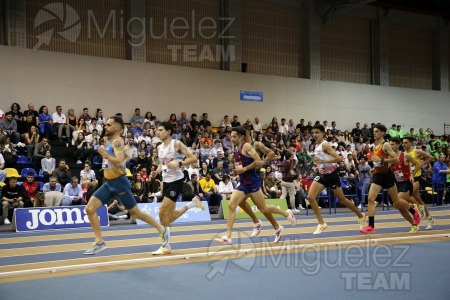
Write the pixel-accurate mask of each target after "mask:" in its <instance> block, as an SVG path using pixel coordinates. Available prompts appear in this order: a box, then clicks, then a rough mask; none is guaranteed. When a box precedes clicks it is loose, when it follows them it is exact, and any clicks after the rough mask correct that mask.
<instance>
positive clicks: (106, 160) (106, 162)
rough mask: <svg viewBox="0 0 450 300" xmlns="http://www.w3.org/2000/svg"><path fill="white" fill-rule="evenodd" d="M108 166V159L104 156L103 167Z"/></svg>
mask: <svg viewBox="0 0 450 300" xmlns="http://www.w3.org/2000/svg"><path fill="white" fill-rule="evenodd" d="M107 168H108V159H106V158H103V160H102V169H107Z"/></svg>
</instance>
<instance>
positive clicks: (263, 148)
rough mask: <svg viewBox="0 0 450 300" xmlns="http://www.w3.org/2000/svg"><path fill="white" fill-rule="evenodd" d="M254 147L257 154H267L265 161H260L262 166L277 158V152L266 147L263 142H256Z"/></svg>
mask: <svg viewBox="0 0 450 300" xmlns="http://www.w3.org/2000/svg"><path fill="white" fill-rule="evenodd" d="M254 147H255V150H256V152H260V153H264V154H265V157H264V160H260V162H261V165H263V164H264V163H268V162H270V161H271V160H272V159H273V158H274V157H275V152H273V151H272V150H270V149H269V148H267V147H266V146H264V144H263V143H261V142H255V144H254ZM261 165H259V166H257V168H259V167H260V166H261Z"/></svg>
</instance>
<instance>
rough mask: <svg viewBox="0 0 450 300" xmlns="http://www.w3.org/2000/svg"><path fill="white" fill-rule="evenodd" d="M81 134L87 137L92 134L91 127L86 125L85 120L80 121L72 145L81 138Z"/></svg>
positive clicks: (73, 135) (74, 132)
mask: <svg viewBox="0 0 450 300" xmlns="http://www.w3.org/2000/svg"><path fill="white" fill-rule="evenodd" d="M79 133H83V136H86V135H87V134H89V133H90V131H89V125H87V124H86V123H85V119H78V124H77V126H76V128H75V130H74V131H73V132H72V145H75V142H76V141H77V139H78V138H79Z"/></svg>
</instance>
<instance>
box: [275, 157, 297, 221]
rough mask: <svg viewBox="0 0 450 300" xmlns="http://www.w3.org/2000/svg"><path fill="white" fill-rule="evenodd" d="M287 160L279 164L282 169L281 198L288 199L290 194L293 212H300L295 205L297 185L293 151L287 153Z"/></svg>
mask: <svg viewBox="0 0 450 300" xmlns="http://www.w3.org/2000/svg"><path fill="white" fill-rule="evenodd" d="M285 158H286V159H285V161H284V162H282V163H281V164H280V165H279V169H280V171H281V176H282V177H281V178H282V180H281V196H280V199H286V196H287V195H289V202H290V204H291V210H292V212H293V213H299V212H300V211H299V210H298V209H297V207H296V205H295V185H294V179H295V177H296V174H295V163H294V155H293V154H292V153H291V152H287V153H286V157H285Z"/></svg>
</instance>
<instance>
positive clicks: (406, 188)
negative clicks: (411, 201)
mask: <svg viewBox="0 0 450 300" xmlns="http://www.w3.org/2000/svg"><path fill="white" fill-rule="evenodd" d="M397 190H398V192H399V193H408V194H409V195H412V193H413V184H412V182H411V181H409V180H407V181H402V182H397Z"/></svg>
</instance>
